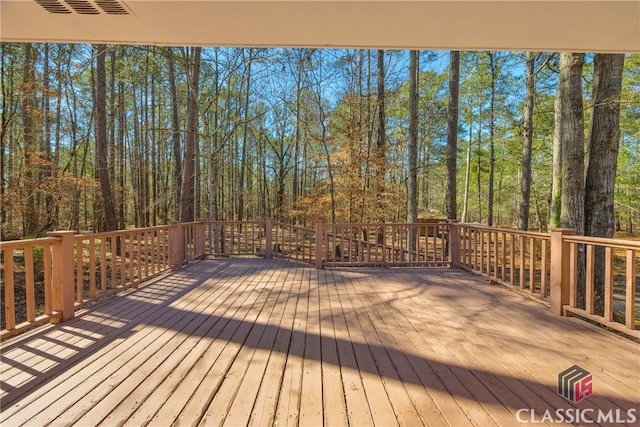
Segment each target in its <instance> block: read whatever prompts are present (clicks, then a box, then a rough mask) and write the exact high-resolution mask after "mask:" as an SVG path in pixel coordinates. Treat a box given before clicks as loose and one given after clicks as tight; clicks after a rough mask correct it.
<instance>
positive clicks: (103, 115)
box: [96, 44, 118, 231]
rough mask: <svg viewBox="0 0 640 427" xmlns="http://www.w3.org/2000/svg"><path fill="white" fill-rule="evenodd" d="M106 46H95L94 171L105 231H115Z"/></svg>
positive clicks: (116, 225)
mask: <svg viewBox="0 0 640 427" xmlns="http://www.w3.org/2000/svg"><path fill="white" fill-rule="evenodd" d="M106 51H107V47H106V45H103V44H99V45H96V53H97V59H96V170H97V173H98V180H99V181H100V190H101V192H102V203H103V208H104V220H105V225H106V228H107V231H112V230H117V229H118V223H117V220H116V211H115V208H114V204H113V193H112V192H111V181H110V179H109V165H108V162H107V156H108V147H107V75H106V67H105V54H106Z"/></svg>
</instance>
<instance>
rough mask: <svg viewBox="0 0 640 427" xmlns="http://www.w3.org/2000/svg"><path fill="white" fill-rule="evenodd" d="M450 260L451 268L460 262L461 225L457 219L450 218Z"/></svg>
mask: <svg viewBox="0 0 640 427" xmlns="http://www.w3.org/2000/svg"><path fill="white" fill-rule="evenodd" d="M449 262H450V263H451V268H456V267H457V266H458V265H459V264H460V226H459V225H458V220H457V219H450V220H449Z"/></svg>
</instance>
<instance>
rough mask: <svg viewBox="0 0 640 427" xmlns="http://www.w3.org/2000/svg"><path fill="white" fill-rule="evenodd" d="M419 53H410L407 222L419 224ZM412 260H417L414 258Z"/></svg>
mask: <svg viewBox="0 0 640 427" xmlns="http://www.w3.org/2000/svg"><path fill="white" fill-rule="evenodd" d="M418 55H419V52H418V51H417V50H412V51H410V52H409V206H408V208H409V209H408V215H407V222H409V223H416V222H418V86H419V82H418V79H419V75H420V73H419V69H420V66H419V63H418V61H419V60H420V59H419V56H418ZM417 231H418V230H417V229H416V228H415V227H412V228H411V229H410V234H409V250H410V251H411V252H412V253H413V252H415V250H416V247H417V240H418V233H417ZM412 259H415V258H413V257H412Z"/></svg>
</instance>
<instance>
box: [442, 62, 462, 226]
mask: <svg viewBox="0 0 640 427" xmlns="http://www.w3.org/2000/svg"><path fill="white" fill-rule="evenodd" d="M449 55H450V59H449V108H448V110H447V192H446V195H445V202H446V211H447V212H446V214H447V218H449V219H455V218H457V217H458V214H457V194H456V193H457V186H456V181H457V180H456V172H457V168H458V167H457V161H458V98H459V96H458V94H459V89H460V52H458V51H451V52H450V54H449Z"/></svg>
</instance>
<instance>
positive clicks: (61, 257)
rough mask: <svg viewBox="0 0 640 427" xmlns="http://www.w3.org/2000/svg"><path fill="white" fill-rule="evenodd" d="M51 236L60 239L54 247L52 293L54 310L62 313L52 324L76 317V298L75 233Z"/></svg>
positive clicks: (69, 232)
mask: <svg viewBox="0 0 640 427" xmlns="http://www.w3.org/2000/svg"><path fill="white" fill-rule="evenodd" d="M47 234H48V235H49V236H52V237H58V238H60V242H59V243H58V244H55V245H53V246H52V247H53V259H52V263H51V264H52V275H51V279H52V280H51V288H52V289H51V291H52V292H51V293H52V298H51V302H52V307H51V308H52V309H53V310H54V311H57V312H59V313H60V317H59V318H58V319H55V320H52V322H51V323H57V322H64V321H65V320H69V319H72V318H73V317H74V315H75V308H74V304H75V298H74V295H73V293H74V290H75V289H74V288H75V286H74V274H73V273H74V271H73V270H74V265H73V261H74V260H75V257H74V256H73V255H74V254H73V247H74V239H73V236H74V235H75V234H76V233H75V231H52V232H49V233H47Z"/></svg>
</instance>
